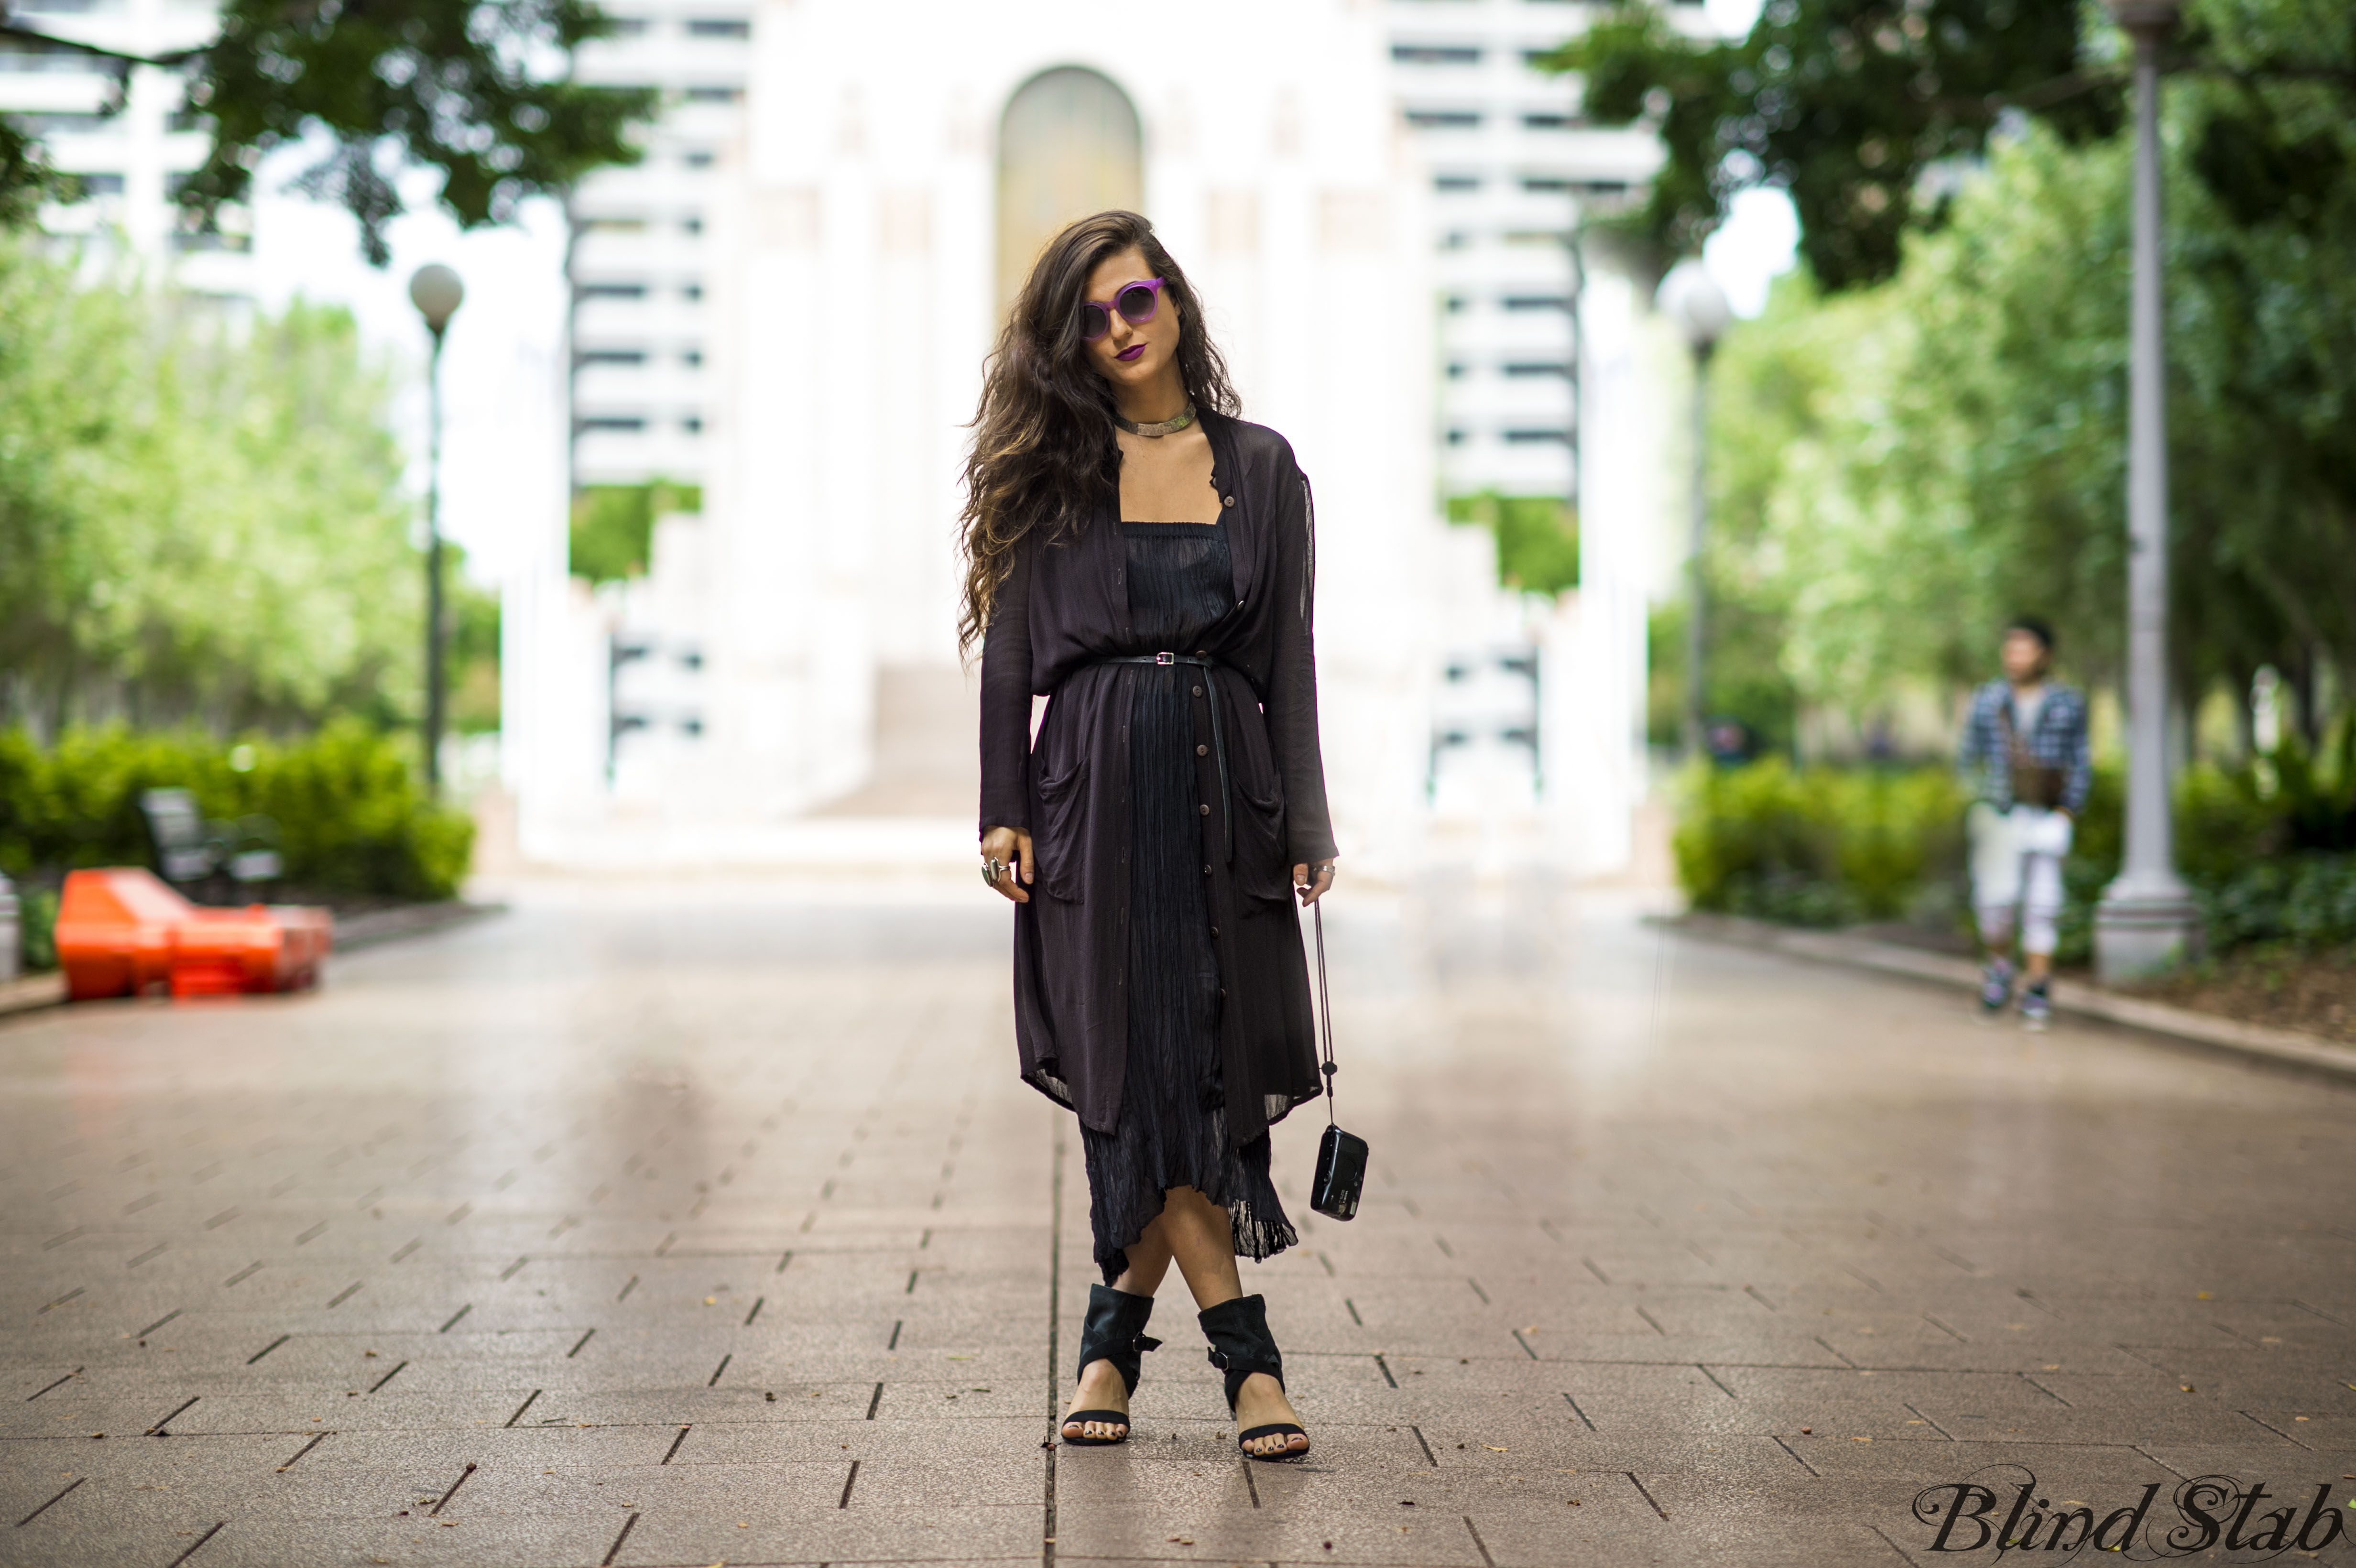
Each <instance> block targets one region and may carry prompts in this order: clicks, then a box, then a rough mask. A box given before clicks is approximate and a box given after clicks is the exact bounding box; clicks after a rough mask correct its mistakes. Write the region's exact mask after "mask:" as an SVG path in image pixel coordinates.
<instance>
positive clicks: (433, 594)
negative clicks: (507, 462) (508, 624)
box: [409, 261, 466, 795]
mask: <svg viewBox="0 0 2356 1568" xmlns="http://www.w3.org/2000/svg"><path fill="white" fill-rule="evenodd" d="M409 299H410V303H411V304H414V305H415V306H416V307H417V314H418V315H422V316H423V317H424V318H425V329H426V330H427V331H428V332H431V333H432V334H433V335H434V357H433V359H432V360H431V361H430V363H429V365H428V368H427V370H426V386H427V389H428V390H427V399H428V401H429V403H430V405H431V411H430V413H429V414H428V416H427V431H426V437H425V443H426V444H425V452H426V458H425V787H426V788H427V789H428V790H429V791H431V792H432V793H434V795H440V794H441V793H442V728H443V720H444V710H443V690H444V685H445V682H444V671H443V663H444V652H445V650H446V649H447V647H448V645H449V640H450V627H449V617H448V615H447V613H445V611H444V606H443V594H442V337H443V334H444V332H445V331H447V330H448V328H449V325H450V318H451V317H452V316H453V315H456V314H457V312H458V306H459V305H460V304H462V303H464V301H465V300H466V284H465V283H462V282H460V281H459V278H458V274H457V273H456V272H453V271H452V270H451V269H449V268H448V267H445V266H444V265H443V264H442V263H441V262H439V261H430V262H428V263H426V264H425V265H424V266H423V267H420V268H418V269H417V271H416V272H414V273H413V274H412V275H411V277H410V280H409Z"/></svg>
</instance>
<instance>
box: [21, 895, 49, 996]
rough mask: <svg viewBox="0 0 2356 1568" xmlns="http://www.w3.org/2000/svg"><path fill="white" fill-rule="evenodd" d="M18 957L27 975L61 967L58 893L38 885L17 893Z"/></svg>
mask: <svg viewBox="0 0 2356 1568" xmlns="http://www.w3.org/2000/svg"><path fill="white" fill-rule="evenodd" d="M16 956H17V960H18V965H19V967H20V968H21V969H22V970H23V971H24V972H25V973H26V974H28V975H37V974H41V973H43V972H45V971H47V970H50V969H54V968H56V967H57V966H58V890H57V889H55V888H50V887H43V886H41V885H40V884H39V883H35V884H33V885H32V886H30V887H23V888H18V889H17V890H16Z"/></svg>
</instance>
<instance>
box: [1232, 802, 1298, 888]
mask: <svg viewBox="0 0 2356 1568" xmlns="http://www.w3.org/2000/svg"><path fill="white" fill-rule="evenodd" d="M1232 798H1233V800H1234V803H1235V812H1236V868H1235V875H1236V886H1237V888H1239V889H1241V890H1242V891H1244V892H1245V893H1247V894H1248V895H1249V896H1251V897H1253V898H1256V899H1269V900H1273V901H1276V902H1279V903H1282V902H1284V901H1287V900H1289V899H1290V898H1291V897H1292V868H1291V867H1290V866H1288V865H1287V864H1285V860H1284V784H1283V781H1282V780H1281V779H1280V778H1278V777H1276V776H1275V775H1273V774H1270V775H1269V779H1268V781H1267V783H1266V784H1257V785H1256V784H1249V783H1247V782H1246V781H1244V780H1242V779H1237V780H1236V782H1235V785H1234V793H1233V797H1232Z"/></svg>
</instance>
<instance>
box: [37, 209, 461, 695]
mask: <svg viewBox="0 0 2356 1568" xmlns="http://www.w3.org/2000/svg"><path fill="white" fill-rule="evenodd" d="M388 398H389V384H388V380H387V378H386V376H385V374H384V371H383V370H382V368H380V367H379V366H376V365H372V364H370V363H369V362H368V361H367V360H365V359H364V358H363V357H362V356H361V354H360V350H359V337H358V334H357V331H356V330H355V328H354V326H353V324H352V322H351V319H350V317H349V316H348V315H345V314H344V313H343V312H342V311H340V310H328V309H323V308H320V307H316V306H311V305H305V304H300V303H297V304H295V305H294V306H292V307H290V308H289V309H288V310H286V311H285V312H284V313H283V314H280V315H263V316H259V317H257V318H255V319H254V320H252V322H251V323H250V324H248V325H245V326H244V327H242V328H240V329H235V330H232V329H231V327H230V325H227V324H225V323H223V322H221V321H220V320H219V319H218V318H215V317H213V316H211V315H209V313H187V314H180V313H176V310H175V308H174V306H173V304H172V303H171V302H170V301H168V300H167V299H165V298H160V297H158V296H156V295H155V294H153V293H147V292H145V291H142V290H139V289H136V288H134V287H127V286H112V285H103V284H102V285H100V286H94V287H78V286H77V285H76V283H75V280H74V278H73V276H72V273H71V271H70V268H69V267H68V266H67V265H65V264H64V263H62V262H59V261H53V260H50V259H48V258H46V257H45V256H43V255H42V254H41V253H40V252H39V251H37V248H36V246H35V245H34V244H33V243H32V242H30V241H28V240H23V239H7V238H5V237H0V670H5V672H7V673H6V677H5V685H0V718H6V717H14V718H17V719H29V720H35V721H36V722H37V724H38V726H39V728H41V729H42V730H44V731H48V732H51V733H54V732H55V731H57V730H58V729H59V728H60V727H61V726H62V725H64V724H65V723H67V722H69V721H70V720H74V719H77V718H81V719H106V718H112V717H125V718H129V719H132V720H134V721H138V722H142V723H148V724H155V723H169V722H177V721H179V720H187V719H195V720H202V721H204V722H206V723H208V724H209V725H210V726H212V727H214V728H216V729H222V730H226V729H230V728H233V727H236V726H239V725H243V724H251V723H264V724H273V725H294V724H305V723H309V722H313V721H316V720H319V719H321V718H323V717H324V716H326V715H327V714H328V713H331V712H336V711H352V712H359V713H361V714H363V715H367V716H369V717H373V718H376V719H379V720H395V719H397V718H399V717H400V716H401V715H402V714H405V713H407V712H410V711H412V710H413V709H414V707H415V688H416V686H417V684H418V677H417V669H416V663H417V649H416V647H415V644H416V642H417V638H416V636H415V635H414V633H415V627H416V625H417V622H418V618H419V614H420V611H419V608H418V599H419V596H420V590H419V586H418V584H419V576H420V574H419V572H418V571H417V552H416V550H415V549H414V548H413V547H412V544H411V543H410V539H409V530H410V523H411V517H412V507H411V504H410V502H409V499H408V497H407V496H405V495H404V493H403V491H402V483H401V481H402V460H401V453H400V451H399V449H398V445H397V443H395V441H394V440H393V437H392V435H391V431H390V429H389V428H388V426H387V423H386V421H385V404H386V402H387V400H388Z"/></svg>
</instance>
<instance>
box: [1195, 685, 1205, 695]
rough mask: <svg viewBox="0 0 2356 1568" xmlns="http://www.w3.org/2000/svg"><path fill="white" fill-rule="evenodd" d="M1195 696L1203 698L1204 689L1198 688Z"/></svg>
mask: <svg viewBox="0 0 2356 1568" xmlns="http://www.w3.org/2000/svg"><path fill="white" fill-rule="evenodd" d="M1194 695H1195V696H1197V697H1200V696H1202V695H1203V688H1201V687H1199V686H1198V687H1196V688H1194Z"/></svg>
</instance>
